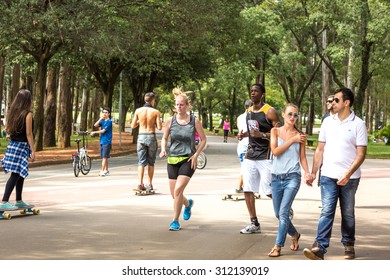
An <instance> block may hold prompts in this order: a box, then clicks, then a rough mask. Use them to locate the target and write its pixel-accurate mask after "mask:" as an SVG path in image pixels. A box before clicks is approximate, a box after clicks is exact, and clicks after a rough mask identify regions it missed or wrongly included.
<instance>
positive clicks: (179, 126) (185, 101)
mask: <svg viewBox="0 0 390 280" xmlns="http://www.w3.org/2000/svg"><path fill="white" fill-rule="evenodd" d="M173 93H174V94H175V109H176V114H175V115H174V116H173V117H171V118H169V119H168V120H167V121H166V124H165V130H164V135H163V137H162V140H161V153H160V157H168V164H167V171H168V178H169V188H170V191H171V195H172V198H173V201H174V202H173V205H174V206H173V210H174V211H173V220H172V222H171V224H170V226H169V230H171V231H178V230H180V228H181V226H180V223H179V217H180V213H181V210H182V208H183V205H184V207H185V208H184V213H183V219H184V220H189V219H190V217H191V208H192V206H193V205H194V201H193V200H192V199H187V198H186V197H185V196H184V190H185V188H186V187H187V185H188V183H189V182H190V179H191V177H192V175H193V174H194V173H195V169H196V166H197V159H198V156H199V154H200V152H201V151H202V150H203V148H204V147H205V146H206V135H205V133H204V130H203V128H202V125H201V123H200V121H199V120H198V119H197V118H195V117H194V116H191V115H189V114H188V113H187V111H189V110H191V105H190V101H189V98H188V97H187V95H186V94H185V93H183V92H182V91H181V89H179V88H176V89H175V90H174V91H173ZM195 133H198V135H199V138H200V143H199V145H198V146H197V148H196V147H195ZM168 137H170V146H169V152H167V143H168Z"/></svg>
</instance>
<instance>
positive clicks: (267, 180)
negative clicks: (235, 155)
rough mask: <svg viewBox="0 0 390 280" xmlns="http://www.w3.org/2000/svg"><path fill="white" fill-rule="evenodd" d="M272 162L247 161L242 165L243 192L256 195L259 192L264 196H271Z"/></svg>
mask: <svg viewBox="0 0 390 280" xmlns="http://www.w3.org/2000/svg"><path fill="white" fill-rule="evenodd" d="M271 168H272V160H249V159H244V161H243V163H242V168H241V171H242V178H243V181H244V188H243V189H244V192H253V193H258V192H259V191H260V186H261V190H262V192H263V193H264V194H265V195H270V194H272V188H271V181H272V174H271Z"/></svg>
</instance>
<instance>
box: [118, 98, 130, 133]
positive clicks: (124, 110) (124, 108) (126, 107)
mask: <svg viewBox="0 0 390 280" xmlns="http://www.w3.org/2000/svg"><path fill="white" fill-rule="evenodd" d="M128 110H129V105H126V104H122V109H121V112H122V115H121V119H120V120H119V123H120V124H121V130H122V132H124V131H125V128H126V115H127V111H128Z"/></svg>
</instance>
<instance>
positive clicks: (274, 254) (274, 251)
mask: <svg viewBox="0 0 390 280" xmlns="http://www.w3.org/2000/svg"><path fill="white" fill-rule="evenodd" d="M281 251H282V248H279V249H278V248H277V247H276V246H275V247H273V248H272V250H271V252H269V253H268V257H271V258H272V257H273V258H275V257H280V252H281Z"/></svg>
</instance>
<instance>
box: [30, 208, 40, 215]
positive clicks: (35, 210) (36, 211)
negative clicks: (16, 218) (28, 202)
mask: <svg viewBox="0 0 390 280" xmlns="http://www.w3.org/2000/svg"><path fill="white" fill-rule="evenodd" d="M32 212H33V214H34V215H39V214H40V213H41V210H39V209H33V210H32Z"/></svg>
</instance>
